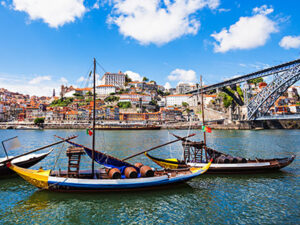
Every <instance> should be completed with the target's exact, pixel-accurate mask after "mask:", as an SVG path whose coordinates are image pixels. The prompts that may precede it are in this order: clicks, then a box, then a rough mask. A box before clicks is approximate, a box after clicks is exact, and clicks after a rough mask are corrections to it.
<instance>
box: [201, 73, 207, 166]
mask: <svg viewBox="0 0 300 225" xmlns="http://www.w3.org/2000/svg"><path fill="white" fill-rule="evenodd" d="M200 88H201V111H202V126H205V120H204V100H203V86H202V75H200ZM203 142H204V152H205V158H206V161H207V153H206V132H205V131H204V132H203ZM201 161H202V152H201Z"/></svg>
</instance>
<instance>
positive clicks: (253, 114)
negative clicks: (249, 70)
mask: <svg viewBox="0 0 300 225" xmlns="http://www.w3.org/2000/svg"><path fill="white" fill-rule="evenodd" d="M298 80H300V65H299V64H297V65H295V66H294V67H291V68H289V69H288V70H285V71H283V72H280V73H278V74H277V75H275V79H274V80H273V82H272V83H270V84H269V85H268V86H267V87H265V88H264V89H263V90H262V91H261V92H259V93H258V94H257V95H256V96H255V97H254V98H253V99H252V100H251V101H250V102H249V105H248V106H247V108H248V120H255V119H256V118H259V117H262V116H264V115H265V114H266V113H267V112H268V110H269V109H270V108H271V106H272V105H273V104H274V103H275V101H276V100H277V99H278V98H279V97H280V96H281V95H282V94H283V93H284V92H285V91H286V90H287V89H288V88H289V87H290V86H291V85H293V84H294V83H296V82H297V81H298Z"/></svg>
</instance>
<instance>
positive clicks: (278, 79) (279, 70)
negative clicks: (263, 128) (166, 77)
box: [186, 59, 300, 120]
mask: <svg viewBox="0 0 300 225" xmlns="http://www.w3.org/2000/svg"><path fill="white" fill-rule="evenodd" d="M271 75H273V76H274V79H273V81H272V82H271V83H270V84H268V85H267V86H266V87H265V88H264V89H263V90H262V91H261V92H259V93H258V94H257V95H256V96H254V97H253V98H252V99H251V100H250V101H249V103H248V105H247V111H248V113H247V119H248V120H263V118H265V119H270V118H271V117H274V116H266V114H267V112H268V110H269V109H270V108H271V106H272V105H273V104H274V103H275V101H276V100H277V99H278V98H279V97H280V96H281V95H282V94H283V93H284V92H285V91H286V90H287V89H288V88H289V87H290V86H291V85H293V84H294V83H296V82H297V81H299V80H300V59H297V60H294V61H290V62H287V63H283V64H280V65H277V66H273V67H270V68H267V69H264V70H260V71H257V72H254V73H249V74H246V75H242V76H239V77H235V78H232V79H228V80H226V81H223V82H220V83H216V84H213V85H208V86H206V87H203V88H202V90H201V89H195V90H192V91H189V92H187V93H186V94H198V93H200V92H201V91H203V93H205V92H208V91H211V90H215V89H219V88H224V87H226V86H232V85H235V84H238V83H242V82H246V81H248V80H252V79H255V78H259V77H267V76H271ZM294 117H295V116H294ZM274 118H275V117H274ZM290 118H291V117H290ZM295 118H299V117H298V116H296V117H295Z"/></svg>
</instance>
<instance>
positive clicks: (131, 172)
mask: <svg viewBox="0 0 300 225" xmlns="http://www.w3.org/2000/svg"><path fill="white" fill-rule="evenodd" d="M124 174H125V176H126V177H127V178H137V176H138V173H137V171H136V169H135V168H133V167H126V169H125V171H124Z"/></svg>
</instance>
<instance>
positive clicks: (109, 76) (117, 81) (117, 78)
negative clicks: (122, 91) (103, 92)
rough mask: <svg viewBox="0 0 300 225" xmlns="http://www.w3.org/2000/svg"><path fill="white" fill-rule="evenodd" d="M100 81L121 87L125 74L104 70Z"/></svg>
mask: <svg viewBox="0 0 300 225" xmlns="http://www.w3.org/2000/svg"><path fill="white" fill-rule="evenodd" d="M102 83H103V84H104V85H113V86H116V87H120V88H123V87H124V85H125V74H124V73H122V72H121V71H119V73H108V72H106V73H105V74H104V75H103V77H102Z"/></svg>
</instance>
